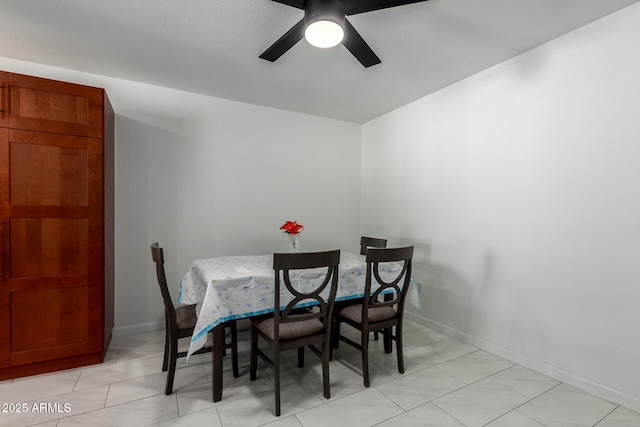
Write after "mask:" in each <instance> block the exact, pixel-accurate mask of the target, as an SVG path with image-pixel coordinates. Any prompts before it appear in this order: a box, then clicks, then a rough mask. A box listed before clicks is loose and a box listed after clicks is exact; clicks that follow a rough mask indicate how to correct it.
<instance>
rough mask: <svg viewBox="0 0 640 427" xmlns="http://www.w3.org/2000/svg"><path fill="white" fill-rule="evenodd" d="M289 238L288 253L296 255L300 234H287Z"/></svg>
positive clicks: (298, 249) (298, 248)
mask: <svg viewBox="0 0 640 427" xmlns="http://www.w3.org/2000/svg"><path fill="white" fill-rule="evenodd" d="M287 234H288V236H289V252H291V253H297V252H300V234H298V233H296V234H291V233H287Z"/></svg>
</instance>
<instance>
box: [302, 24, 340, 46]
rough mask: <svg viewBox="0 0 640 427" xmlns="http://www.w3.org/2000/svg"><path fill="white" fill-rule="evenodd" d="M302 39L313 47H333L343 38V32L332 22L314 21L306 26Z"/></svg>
mask: <svg viewBox="0 0 640 427" xmlns="http://www.w3.org/2000/svg"><path fill="white" fill-rule="evenodd" d="M304 37H305V39H307V41H308V42H309V43H310V44H312V45H313V46H316V47H321V48H328V47H334V46H336V45H338V44H339V43H340V42H341V41H342V39H343V38H344V30H343V29H342V27H341V26H340V25H338V24H337V23H335V22H333V21H315V22H312V23H311V24H309V25H307V28H306V29H305V30H304Z"/></svg>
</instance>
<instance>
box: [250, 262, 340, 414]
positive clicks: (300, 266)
mask: <svg viewBox="0 0 640 427" xmlns="http://www.w3.org/2000/svg"><path fill="white" fill-rule="evenodd" d="M339 263H340V251H339V250H333V251H327V252H306V253H287V254H277V253H276V254H274V255H273V270H274V274H275V280H274V314H273V315H269V316H267V317H261V318H252V319H251V362H250V367H249V372H250V376H249V379H250V380H251V381H254V380H255V379H256V373H257V368H258V356H260V358H261V359H263V360H264V361H265V362H266V363H267V364H268V365H270V366H271V367H273V369H274V378H275V400H276V416H280V352H282V351H285V350H291V349H298V366H299V367H303V366H304V348H305V346H308V347H309V348H310V349H311V350H312V352H313V353H315V354H316V355H317V356H318V357H320V359H321V361H322V382H323V388H324V397H326V398H327V399H329V398H330V397H331V391H330V384H329V353H330V351H331V318H332V317H331V316H332V312H333V305H334V302H335V298H336V291H337V288H338V264H339ZM325 268H326V272H325V271H324V269H325ZM309 269H320V272H319V273H318V274H315V272H313V271H311V272H310V271H301V270H309ZM293 270H296V271H295V272H293ZM283 283H284V287H283V290H284V289H286V291H287V293H286V294H285V295H283V293H282V292H281V286H282V284H283ZM327 288H328V293H327V292H326V291H327ZM288 294H291V295H292V296H293V298H292V299H290V298H289V295H288ZM321 294H323V295H321ZM301 303H302V304H305V305H306V304H310V305H308V307H312V309H311V310H304V309H302V310H300V309H297V308H296V305H299V304H301ZM259 337H262V338H263V339H264V340H265V341H266V342H267V343H268V344H269V348H270V350H271V354H270V355H267V353H266V352H265V351H263V350H261V349H260V348H258V338H259ZM316 345H322V348H321V349H318V348H317V347H316Z"/></svg>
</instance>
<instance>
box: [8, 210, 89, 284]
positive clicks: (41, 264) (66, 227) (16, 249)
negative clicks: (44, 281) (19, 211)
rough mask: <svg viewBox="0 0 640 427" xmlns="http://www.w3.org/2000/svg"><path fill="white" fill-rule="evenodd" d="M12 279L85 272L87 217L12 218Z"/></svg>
mask: <svg viewBox="0 0 640 427" xmlns="http://www.w3.org/2000/svg"><path fill="white" fill-rule="evenodd" d="M9 230H10V235H11V259H10V265H11V278H12V279H19V278H23V277H55V276H69V275H78V274H81V275H86V274H87V272H88V270H89V258H88V240H89V221H88V219H87V218H12V219H11V223H10V224H9Z"/></svg>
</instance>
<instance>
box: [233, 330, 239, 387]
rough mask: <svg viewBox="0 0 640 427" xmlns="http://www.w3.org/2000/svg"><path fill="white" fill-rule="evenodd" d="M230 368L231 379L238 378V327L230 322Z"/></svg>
mask: <svg viewBox="0 0 640 427" xmlns="http://www.w3.org/2000/svg"><path fill="white" fill-rule="evenodd" d="M231 366H232V368H233V378H238V377H239V376H240V372H239V370H238V327H237V325H236V321H235V320H232V321H231Z"/></svg>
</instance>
